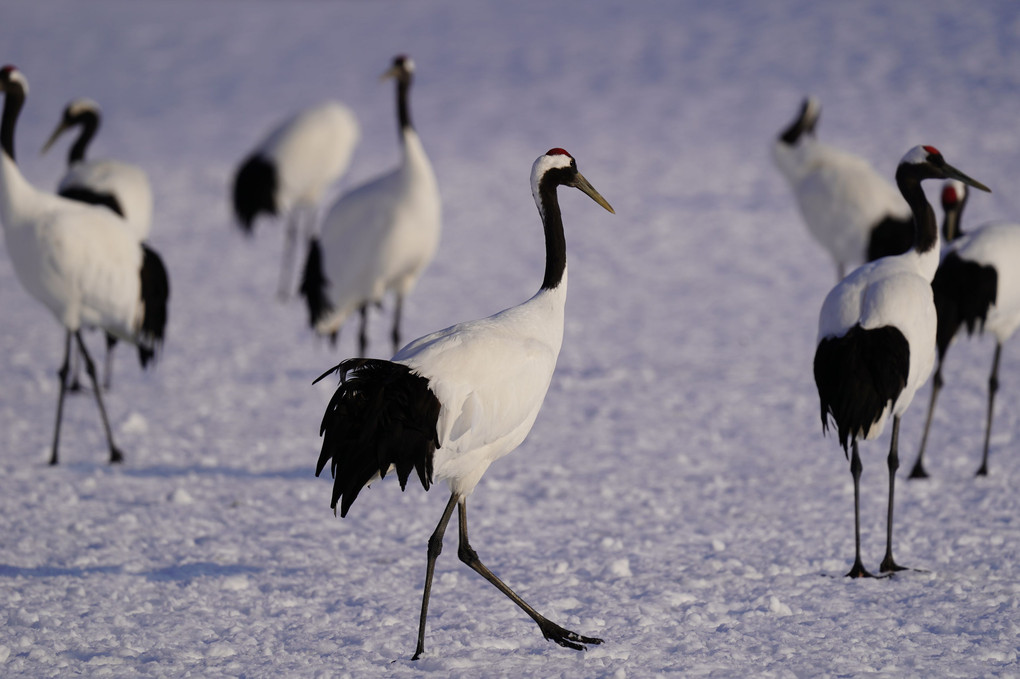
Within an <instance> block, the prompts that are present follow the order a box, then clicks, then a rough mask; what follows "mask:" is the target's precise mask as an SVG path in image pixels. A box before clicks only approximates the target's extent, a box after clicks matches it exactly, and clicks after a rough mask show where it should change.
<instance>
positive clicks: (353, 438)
mask: <svg viewBox="0 0 1020 679" xmlns="http://www.w3.org/2000/svg"><path fill="white" fill-rule="evenodd" d="M334 372H336V373H338V374H339V375H340V384H339V386H338V387H337V390H336V393H335V394H333V398H332V399H330V402H329V405H328V406H327V407H326V413H325V415H323V417H322V426H321V428H320V430H319V435H320V436H322V453H321V454H320V455H319V462H318V464H317V465H316V467H315V475H316V476H318V475H319V474H320V473H321V472H322V470H323V469H324V468H325V466H326V463H327V462H329V463H330V471H331V472H332V474H333V479H334V481H333V503H332V505H330V506H331V507H332V508H333V511H334V513H335V512H336V505H337V501H340V516H346V515H347V510H348V509H349V508H350V506H351V503H353V502H354V500H355V498H357V497H358V493H359V492H361V489H362V488H364V487H365V484H367V483H368V482H369V481H370V480H371V479H372V477H374V476H375V475H376V474H378V475H379V477H380V478H382V477H383V476H385V475H386V473H387V472H388V471H389V470H390V468H391V467H395V468H396V470H397V479H398V480H399V481H400V488H401V490H403V489H404V488H405V487H406V486H407V479H408V477H409V476H410V475H411V470H412V469H414V470H415V471H416V472H417V473H418V478H419V479H420V480H421V484H422V486H424V488H425V490H428V489H429V486H430V485H432V456H433V453H435V451H436V448H438V447H439V435H438V434H437V433H436V423H437V422H438V420H439V409H440V403H439V399H438V398H436V395H435V394H434V393H432V390H431V389H430V388H429V382H428V380H427V379H426V378H424V377H422V376H421V375H418V374H416V373H414V372H412V371H411V369H410V368H408V367H407V366H405V365H402V364H400V363H393V362H391V361H383V360H379V359H364V358H351V359H347V360H346V361H342V362H341V363H340V364H339V365H337V366H336V367H334V368H331V369H329V370H327V371H326V372H325V373H323V374H322V375H321V376H320V377H319V378H318V379H317V380H315V381H316V382H318V381H319V380H321V379H323V378H324V377H326V376H327V375H329V374H331V373H334Z"/></svg>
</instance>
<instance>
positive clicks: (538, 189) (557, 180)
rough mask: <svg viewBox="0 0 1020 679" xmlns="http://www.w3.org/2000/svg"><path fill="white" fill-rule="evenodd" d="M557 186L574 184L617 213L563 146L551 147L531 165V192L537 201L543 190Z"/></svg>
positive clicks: (576, 187)
mask: <svg viewBox="0 0 1020 679" xmlns="http://www.w3.org/2000/svg"><path fill="white" fill-rule="evenodd" d="M557 186H572V187H574V188H575V189H579V190H580V191H582V192H583V193H585V194H586V195H588V196H589V197H590V198H591V199H592V200H594V201H595V202H596V203H598V204H599V205H601V206H602V207H604V208H605V209H607V210H609V211H610V212H612V213H613V214H616V211H615V210H613V208H612V206H611V205H610V204H609V202H608V201H606V199H605V198H603V197H602V196H601V195H600V194H599V192H598V191H596V190H595V189H594V187H592V185H591V184H589V183H588V180H587V179H585V178H584V175H582V174H581V173H580V172H578V171H577V162H576V161H575V160H574V157H573V156H572V155H570V154H569V153H567V152H566V151H564V150H563V149H561V148H554V149H549V150H548V151H546V153H545V155H542V156H539V157H538V159H537V160H536V161H535V164H534V165H532V166H531V192H532V194H533V195H534V196H535V200H536V201H539V199H540V196H541V194H542V192H543V190H548V189H550V188H551V189H552V190H555V188H556V187H557ZM539 204H541V202H540V201H539Z"/></svg>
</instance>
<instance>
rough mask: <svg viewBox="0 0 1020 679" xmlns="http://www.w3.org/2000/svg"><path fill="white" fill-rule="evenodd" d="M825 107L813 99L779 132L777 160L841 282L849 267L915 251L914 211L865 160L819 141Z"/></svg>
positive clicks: (810, 229) (805, 220)
mask: <svg viewBox="0 0 1020 679" xmlns="http://www.w3.org/2000/svg"><path fill="white" fill-rule="evenodd" d="M820 114H821V104H820V103H819V102H818V99H816V98H815V97H808V98H806V99H805V100H804V103H803V104H802V105H801V109H800V113H799V114H798V116H797V119H796V120H794V121H793V122H792V123H791V124H790V126H789V127H787V128H786V129H785V130H783V131H782V133H780V135H779V138H778V139H777V140H776V143H775V145H774V147H773V159H774V160H775V163H776V165H777V166H778V167H779V170H780V172H782V174H783V176H785V177H786V179H787V181H788V182H789V184H790V188H791V189H793V193H794V196H796V198H797V205H798V207H799V208H800V213H801V216H802V217H803V218H804V222H805V223H806V224H807V227H808V230H809V231H811V234H812V235H813V236H814V237H815V239H816V240H817V241H818V242H819V243H821V244H822V246H823V247H824V248H825V249H826V250H827V251H828V252H829V254H830V255H831V256H832V258H833V260H834V261H835V262H836V277H837V280H842V279H843V276H844V274H845V272H846V267H847V265H856V264H858V263H860V262H870V261H873V260H875V259H878V258H879V257H885V256H887V255H898V254H901V253H903V252H906V251H907V250H908V249H910V246H911V244H912V243H913V238H914V235H913V234H914V230H913V226H912V223H911V218H910V207H909V206H908V205H907V204H906V203H905V202H903V197H902V196H900V194H899V192H898V191H897V190H896V188H895V187H894V186H892V185H891V184H890V183H889V182H888V181H887V180H886V179H885V178H884V177H882V176H881V175H880V174H878V172H876V171H875V169H874V168H872V167H871V165H870V164H868V162H867V161H866V160H864V159H863V158H861V157H860V156H856V155H854V154H852V153H848V152H846V151H843V150H841V149H837V148H835V147H832V146H829V145H827V144H823V143H821V142H820V141H818V139H817V138H816V137H815V126H816V125H817V124H818V117H819V115H820Z"/></svg>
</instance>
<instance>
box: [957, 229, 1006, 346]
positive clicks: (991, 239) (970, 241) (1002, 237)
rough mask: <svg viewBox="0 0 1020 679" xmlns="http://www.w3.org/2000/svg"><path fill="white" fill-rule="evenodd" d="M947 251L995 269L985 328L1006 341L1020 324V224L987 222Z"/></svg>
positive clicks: (968, 233) (1002, 341)
mask: <svg viewBox="0 0 1020 679" xmlns="http://www.w3.org/2000/svg"><path fill="white" fill-rule="evenodd" d="M947 252H956V253H957V254H958V255H959V256H960V258H961V259H963V260H965V261H968V262H975V263H977V264H981V265H983V266H990V267H992V268H994V269H995V271H996V274H997V290H996V297H995V303H994V304H993V305H992V306H991V307H990V308H989V309H988V317H987V318H986V319H985V323H984V329H985V330H986V331H987V332H990V333H992V334H993V335H994V336H995V338H996V340H997V341H998V342H999V343H1000V344H1001V343H1004V342H1005V341H1006V340H1008V339H1009V338H1010V337H1011V336H1012V335H1013V333H1014V332H1016V329H1017V328H1018V327H1020V224H1015V223H1008V222H993V223H989V224H985V225H983V226H980V227H978V228H977V229H974V230H973V231H968V232H967V233H966V234H964V235H963V236H961V237H960V238H958V239H957V240H955V241H953V243H952V245H951V246H950V248H949V249H948V251H947Z"/></svg>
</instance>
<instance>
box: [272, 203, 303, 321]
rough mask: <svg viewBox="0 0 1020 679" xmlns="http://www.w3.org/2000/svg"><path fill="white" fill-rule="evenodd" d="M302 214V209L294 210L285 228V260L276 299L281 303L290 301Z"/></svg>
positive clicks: (281, 262)
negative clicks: (299, 219)
mask: <svg viewBox="0 0 1020 679" xmlns="http://www.w3.org/2000/svg"><path fill="white" fill-rule="evenodd" d="M300 212H301V209H300V207H296V206H295V207H294V208H292V209H291V211H290V214H289V215H287V224H286V226H285V227H284V232H283V259H282V260H281V261H280V283H279V287H278V288H277V289H276V297H277V299H279V300H280V301H281V302H286V301H287V300H288V299H290V294H291V279H292V278H293V269H294V247H295V245H296V244H297V233H298V226H299V225H298V218H299V215H300Z"/></svg>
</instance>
